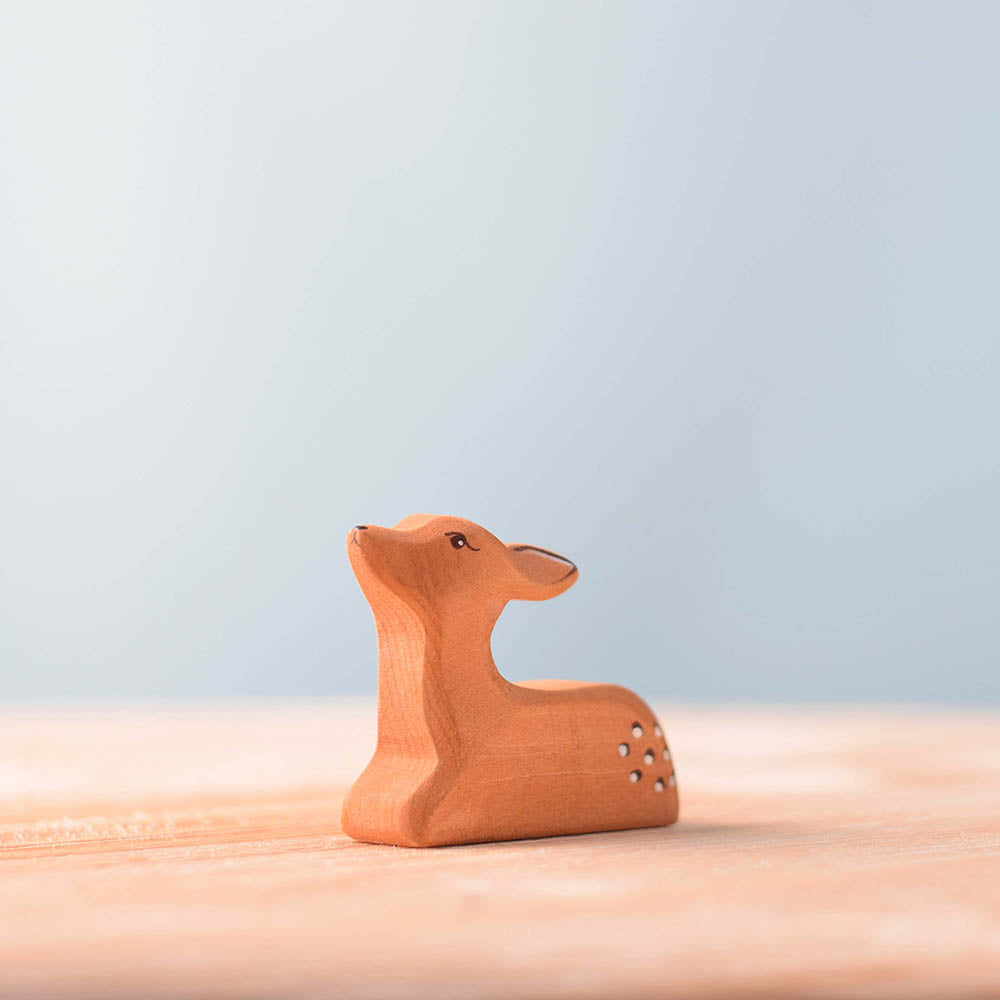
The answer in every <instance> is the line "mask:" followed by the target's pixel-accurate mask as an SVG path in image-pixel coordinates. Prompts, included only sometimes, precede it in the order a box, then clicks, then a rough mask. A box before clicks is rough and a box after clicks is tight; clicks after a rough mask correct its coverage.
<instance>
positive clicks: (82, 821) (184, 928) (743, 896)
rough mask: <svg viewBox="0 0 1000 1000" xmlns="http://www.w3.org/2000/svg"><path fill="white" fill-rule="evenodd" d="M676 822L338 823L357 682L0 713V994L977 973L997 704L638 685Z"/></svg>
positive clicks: (982, 962)
mask: <svg viewBox="0 0 1000 1000" xmlns="http://www.w3.org/2000/svg"><path fill="white" fill-rule="evenodd" d="M656 708H657V710H658V712H659V715H660V718H661V720H662V721H663V723H664V726H665V728H666V730H667V734H668V736H669V738H670V743H671V747H672V749H673V751H674V758H675V760H676V763H677V772H678V780H679V787H680V791H681V822H680V823H679V824H678V825H677V826H676V827H673V828H669V829H658V830H641V831H634V832H625V833H613V834H596V835H591V836H586V837H567V838H556V839H550V840H534V841H522V842H518V843H510V844H498V845H480V846H473V847H455V848H438V849H430V850H408V849H400V848H393V847H376V846H370V845H364V844H356V843H353V842H352V841H350V840H348V839H347V838H346V837H344V836H343V835H342V834H341V833H340V831H339V827H338V811H339V805H340V800H341V798H342V796H343V794H344V791H345V789H346V787H347V786H348V784H349V783H350V781H351V780H352V779H353V777H354V776H355V774H356V773H357V772H358V771H359V770H360V768H361V767H362V766H363V765H364V763H365V762H366V760H367V757H368V755H369V753H370V751H371V748H372V745H373V739H374V706H373V704H372V703H371V702H367V701H356V702H344V701H338V702H332V701H310V702H281V703H275V702H258V703H250V702H247V703H238V704H231V703H223V704H200V705H183V706H177V705H174V706H169V707H122V708H63V709H48V708H47V709H41V708H25V709H20V708H6V709H3V710H2V711H0V996H3V997H5V998H6V997H10V998H15V997H16V998H19V1000H20V998H33V997H46V998H56V997H66V998H69V997H74V998H76V997H101V998H108V997H123V996H127V997H133V996H134V997H146V998H152V997H179V996H197V997H209V998H210V997H260V998H265V997H268V998H271V997H309V998H326V997H337V996H347V997H360V998H365V997H371V998H392V997H402V996H426V997H462V998H465V997H474V996H489V997H550V996H558V997H616V998H622V997H647V996H648V997H654V996H658V997H663V996H671V997H716V996H718V997H734V998H745V997H754V998H773V997H784V996H789V997H792V996H794V997H858V998H862V997H863V998H877V997H900V998H904V997H905V998H907V1000H911V998H920V997H942V998H944V997H948V998H959V997H996V996H1000V714H998V713H992V714H990V713H985V712H983V713H977V712H958V711H940V712H938V711H930V710H912V709H905V710H904V709H896V710H887V709H885V708H878V709H860V708H812V707H808V708H807V707H781V708H713V707H697V708H695V707H690V706H681V705H671V704H659V705H657V706H656Z"/></svg>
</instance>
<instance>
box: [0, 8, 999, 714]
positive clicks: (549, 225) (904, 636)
mask: <svg viewBox="0 0 1000 1000" xmlns="http://www.w3.org/2000/svg"><path fill="white" fill-rule="evenodd" d="M998 38H1000V4H996V3H982V4H976V3H951V2H941V3H920V2H901V3H846V2H845V3H841V2H830V3H803V2H790V3H772V2H756V3H753V2H734V3H705V2H700V0H699V2H693V3H684V4H674V3H648V4H647V3H629V2H618V3H600V4H592V3H584V2H571V3H545V2H538V3H536V2H531V3H510V2H499V3H485V4H473V3H465V2H457V0H456V2H454V3H446V4H440V3H437V4H435V3H416V4H386V3H369V2H364V3H362V2H360V0H359V2H357V3H354V4H350V5H335V4H330V3H326V2H316V3H287V2H281V3H277V2H275V3H259V2H258V3H244V2H241V3H190V4H179V3H173V2H171V3H167V2H164V3H148V2H146V3H141V2H127V3H121V4H111V3H94V4H77V3H67V4H65V5H53V4H48V3H38V2H30V3H29V2H27V0H24V2H21V3H7V4H5V5H4V6H3V8H2V13H0V144H2V148H0V196H2V202H0V212H2V219H0V223H2V224H0V281H2V285H0V295H2V298H0V697H3V698H4V699H8V700H11V699H23V698H30V699H66V698H70V699H76V698H109V697H129V698H132V697H153V696H160V695H181V696H189V695H243V694H308V693H320V694H328V693H339V692H362V691H371V690H373V687H374V655H375V645H374V635H373V630H372V626H371V622H370V618H369V616H368V612H367V607H366V605H365V604H364V603H363V600H362V598H361V596H360V594H359V593H358V591H357V590H356V587H355V584H354V581H353V578H352V576H351V575H350V571H349V569H348V566H347V562H346V559H345V557H344V553H343V536H344V532H345V531H346V529H347V528H348V526H350V525H351V524H354V523H355V522H357V521H368V522H373V523H392V522H394V521H395V520H397V519H398V518H400V517H402V516H403V515H405V514H408V513H411V512H416V511H431V512H438V513H455V514H461V515H464V516H468V517H471V518H473V519H476V520H478V521H480V522H482V523H483V524H485V525H486V526H487V527H489V528H491V529H492V530H494V531H495V532H496V533H497V534H499V535H500V536H501V537H502V538H504V539H505V540H508V541H520V542H529V543H534V544H537V545H541V546H544V547H547V548H552V549H556V550H558V551H560V552H564V553H565V554H566V555H568V556H570V557H571V558H573V559H575V560H576V561H577V562H578V563H579V565H580V568H581V579H580V583H579V584H578V585H577V586H576V587H575V588H574V589H573V590H571V591H570V592H569V593H568V594H567V595H566V596H564V597H562V598H560V599H558V600H556V601H553V602H551V603H549V604H537V605H516V606H512V607H511V608H510V609H509V610H508V612H507V614H506V615H505V617H504V619H503V620H502V621H501V625H500V628H499V630H498V633H497V639H496V644H495V648H496V654H497V659H498V662H499V663H500V664H501V666H502V667H503V668H504V669H505V670H506V672H507V673H508V674H509V675H510V676H512V677H514V678H523V677H529V676H539V675H540V676H546V675H551V676H576V677H580V678H593V679H597V678H614V679H616V680H619V681H621V682H623V683H627V684H629V685H632V686H634V687H636V688H638V689H639V690H640V691H642V692H643V693H644V694H646V695H648V696H672V697H683V698H713V699H733V698H759V699H775V698H778V699H857V700H872V699H892V700H909V701H913V700H918V701H920V700H922V701H931V702H949V703H956V702H966V703H972V704H976V703H982V702H993V703H997V702H1000V671H998V653H1000V617H998V604H1000V541H998V532H997V527H996V520H997V511H998V508H1000V467H998V457H997V456H998V449H997V431H998V426H1000V396H998V392H1000V380H998V376H1000V304H998V288H1000V285H998V277H1000V196H998V185H1000V115H998V95H1000V59H998Z"/></svg>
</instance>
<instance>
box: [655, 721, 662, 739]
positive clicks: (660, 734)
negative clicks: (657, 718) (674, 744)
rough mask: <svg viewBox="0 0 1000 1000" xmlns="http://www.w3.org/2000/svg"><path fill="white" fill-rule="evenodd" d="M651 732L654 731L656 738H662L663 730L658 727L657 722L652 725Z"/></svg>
mask: <svg viewBox="0 0 1000 1000" xmlns="http://www.w3.org/2000/svg"><path fill="white" fill-rule="evenodd" d="M653 732H654V733H656V738H657V739H658V740H661V739H663V730H662V729H660V724H659V723H656V725H655V726H653Z"/></svg>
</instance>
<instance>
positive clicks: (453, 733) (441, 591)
mask: <svg viewBox="0 0 1000 1000" xmlns="http://www.w3.org/2000/svg"><path fill="white" fill-rule="evenodd" d="M347 551H348V553H349V556H350V561H351V567H352V569H353V570H354V574H355V576H357V578H358V583H359V584H360V585H361V589H362V591H363V592H364V595H365V597H366V598H367V599H368V603H369V604H370V605H371V608H372V611H373V612H374V615H375V628H376V631H377V633H378V742H377V746H376V748H375V755H374V756H373V757H372V760H371V762H370V763H369V765H368V767H367V768H365V770H364V773H363V774H362V775H361V777H360V778H358V780H357V781H356V782H355V783H354V786H353V787H352V788H351V790H350V792H349V793H348V796H347V799H346V801H345V802H344V809H343V814H342V817H341V824H342V826H343V829H344V832H345V833H347V834H349V835H350V836H351V837H353V838H354V839H355V840H364V841H370V842H374V843H379V844H397V845H399V846H405V847H430V846H433V845H439V844H468V843H476V842H480V841H487V840H517V839H520V838H523V837H549V836H555V835H558V834H567V833H591V832H595V831H599V830H624V829H630V828H632V827H644V826H665V825H667V824H669V823H673V822H674V821H675V820H676V819H677V787H676V784H677V783H676V779H675V778H674V769H673V764H672V762H671V760H670V751H669V750H668V749H667V744H666V740H665V739H664V736H663V732H662V730H661V729H660V726H659V723H658V722H657V720H656V718H655V717H654V715H653V712H652V710H651V709H650V707H649V706H648V705H647V704H646V703H645V702H644V701H643V700H642V699H641V698H639V697H638V696H637V695H635V694H633V693H632V692H631V691H629V690H627V689H626V688H622V687H617V686H616V685H614V684H591V683H578V682H574V681H560V680H549V681H528V682H526V683H523V684H511V683H510V682H508V681H506V680H504V678H503V677H501V676H500V674H499V673H498V671H497V668H496V665H495V664H494V662H493V656H492V654H491V652H490V634H491V633H492V631H493V626H494V625H495V624H496V621H497V618H499V616H500V612H501V611H503V609H504V606H505V605H506V604H507V602H508V601H510V600H515V599H516V600H525V601H542V600H545V599H547V598H549V597H555V596H556V595H557V594H561V593H562V592H563V591H564V590H566V589H568V588H569V587H570V586H572V584H573V583H574V582H575V581H576V578H577V569H576V566H575V565H574V564H573V563H572V562H570V561H569V560H568V559H564V558H563V557H562V556H559V555H556V554H555V553H554V552H548V551H547V550H545V549H539V548H536V547H534V546H532V545H504V544H503V542H501V541H500V540H499V539H498V538H495V537H494V536H493V535H491V534H490V533H489V532H488V531H486V530H485V528H481V527H480V526H479V525H478V524H474V523H473V522H472V521H465V520H462V519H461V518H457V517H434V516H431V515H427V514H415V515H413V516H411V517H407V518H404V519H403V520H402V521H400V522H399V523H398V524H397V525H396V526H395V527H394V528H379V527H376V526H375V525H365V524H359V525H358V526H357V527H356V528H354V529H353V530H352V531H351V532H350V534H349V535H348V536H347Z"/></svg>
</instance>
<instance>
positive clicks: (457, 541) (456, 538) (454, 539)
mask: <svg viewBox="0 0 1000 1000" xmlns="http://www.w3.org/2000/svg"><path fill="white" fill-rule="evenodd" d="M445 534H446V535H447V536H448V541H449V542H451V547H452V548H453V549H465V548H469V549H472V551H473V552H478V551H479V549H477V548H476V547H475V546H474V545H469V540H468V538H466V537H465V535H463V534H462V532H461V531H446V532H445Z"/></svg>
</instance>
